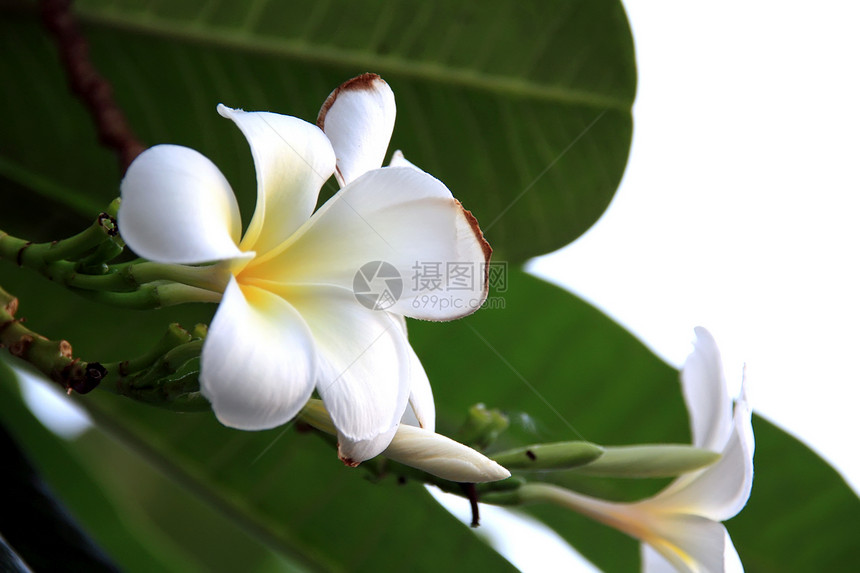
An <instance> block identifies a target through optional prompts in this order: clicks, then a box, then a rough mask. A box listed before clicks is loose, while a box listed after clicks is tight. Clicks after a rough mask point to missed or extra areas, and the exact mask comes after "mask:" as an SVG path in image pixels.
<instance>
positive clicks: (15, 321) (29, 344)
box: [0, 288, 107, 394]
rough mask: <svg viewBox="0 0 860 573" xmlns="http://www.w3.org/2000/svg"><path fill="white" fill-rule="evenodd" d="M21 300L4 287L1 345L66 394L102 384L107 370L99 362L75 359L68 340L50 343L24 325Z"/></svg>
mask: <svg viewBox="0 0 860 573" xmlns="http://www.w3.org/2000/svg"><path fill="white" fill-rule="evenodd" d="M17 311H18V299H17V298H15V297H14V296H12V295H11V294H9V293H8V292H6V291H5V290H3V289H2V288H0V346H5V347H8V348H9V353H10V354H12V355H13V356H17V357H18V358H21V359H23V360H26V361H27V362H29V363H30V364H32V365H33V366H35V367H36V368H37V369H38V370H39V371H41V372H42V373H43V374H45V375H46V376H47V377H48V378H50V379H51V380H53V381H54V382H57V383H58V384H60V386H62V387H63V389H65V390H66V392H68V393H70V394H71V392H72V390H74V391H75V392H78V393H79V394H86V393H87V392H89V391H90V390H92V389H93V388H95V387H96V386H98V384H99V382H101V380H102V378H103V377H104V376H105V374H106V373H107V371H106V370H105V368H104V366H102V365H101V364H99V363H98V362H82V361H81V360H80V359H78V358H73V356H72V345H71V344H69V343H68V341H66V340H49V339H47V338H45V337H44V336H42V335H40V334H37V333H35V332H33V331H32V330H30V329H29V328H27V327H26V326H24V324H23V322H24V320H23V319H20V318H15V313H16V312H17Z"/></svg>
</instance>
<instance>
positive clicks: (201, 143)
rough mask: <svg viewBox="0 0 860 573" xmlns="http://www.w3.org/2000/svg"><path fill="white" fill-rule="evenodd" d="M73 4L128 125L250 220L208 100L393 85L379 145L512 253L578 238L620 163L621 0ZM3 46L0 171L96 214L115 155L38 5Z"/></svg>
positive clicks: (624, 88) (240, 157)
mask: <svg viewBox="0 0 860 573" xmlns="http://www.w3.org/2000/svg"><path fill="white" fill-rule="evenodd" d="M75 9H76V10H77V11H78V13H79V14H80V17H81V19H82V20H83V21H84V22H85V23H86V27H85V31H86V35H87V38H88V40H89V43H90V53H91V56H92V59H93V60H94V62H95V64H96V66H97V68H98V69H99V71H100V72H101V73H102V74H103V75H104V76H105V77H106V78H108V80H109V81H110V82H111V83H112V85H113V88H114V94H115V97H116V98H117V100H118V101H119V103H120V105H121V107H122V109H123V110H124V111H125V112H126V114H127V116H128V118H129V120H130V122H131V125H132V127H133V128H134V129H135V130H136V131H137V133H138V134H139V137H140V138H141V139H142V140H143V141H144V142H146V143H148V144H156V143H177V144H183V145H188V146H190V147H194V148H196V149H198V150H200V151H201V152H203V153H204V154H206V155H207V156H209V157H210V158H211V159H213V161H215V163H216V164H217V165H218V166H219V167H220V168H221V169H222V170H223V171H224V172H225V174H226V175H227V176H228V179H229V180H230V181H231V182H232V184H233V187H234V189H236V191H237V194H238V195H239V196H240V200H241V204H242V211H243V215H244V216H245V218H246V221H247V219H248V218H249V217H250V215H251V212H252V210H253V202H254V198H255V185H254V180H253V177H254V175H253V174H254V171H253V165H252V162H251V157H250V153H249V152H248V149H247V145H246V143H245V142H244V141H243V139H242V137H241V135H240V134H239V132H238V130H237V129H236V128H235V127H234V126H233V125H231V124H230V122H228V121H226V120H224V119H223V118H221V117H220V116H219V115H218V114H217V113H216V112H215V106H216V104H218V103H219V102H223V103H225V104H227V105H230V106H233V107H242V108H244V109H248V110H257V109H260V110H263V109H265V110H271V111H277V112H280V113H285V114H288V115H296V116H298V117H301V118H304V119H306V120H309V121H314V120H315V119H316V115H317V112H318V110H319V107H320V105H321V104H322V102H323V100H324V99H325V97H326V96H327V95H328V94H329V92H331V91H332V90H333V89H334V88H335V87H337V86H338V85H339V84H340V83H342V82H343V81H345V80H347V79H349V78H350V77H353V76H355V75H358V74H359V73H363V72H366V71H375V72H378V73H380V74H381V75H383V77H384V78H385V79H386V80H387V81H388V82H389V83H390V84H391V86H392V88H393V89H394V92H395V94H396V97H397V102H398V110H399V113H398V117H399V120H398V122H397V125H396V126H395V133H394V139H393V141H392V146H391V150H392V151H393V150H394V149H397V148H400V149H402V150H403V151H404V153H405V154H406V156H407V158H409V159H410V160H412V161H413V162H414V163H416V164H417V165H419V166H421V167H422V168H424V169H426V170H427V171H429V172H430V173H432V174H434V175H435V176H437V177H439V178H440V179H441V180H442V181H444V182H445V183H446V184H447V185H448V186H449V187H450V188H451V189H452V191H453V192H454V194H455V196H456V197H458V198H459V199H460V200H461V201H462V202H463V204H464V205H465V206H466V207H467V208H468V209H470V210H472V211H473V213H474V214H475V215H476V216H477V217H478V220H479V221H481V222H482V224H483V226H484V230H485V231H486V234H487V237H488V239H489V240H490V242H491V243H492V244H493V246H494V247H495V248H496V250H497V258H499V259H507V260H511V261H523V260H525V259H526V258H528V257H530V256H532V255H537V254H541V253H546V252H548V251H551V250H554V249H556V248H558V247H561V246H563V245H565V244H567V243H569V242H570V241H571V240H573V239H575V238H576V237H577V236H579V235H580V234H582V233H583V232H584V231H585V230H586V229H587V228H588V227H589V226H591V225H592V224H593V223H594V221H596V220H597V218H598V217H599V216H600V215H601V214H602V213H603V211H604V210H605V208H606V206H607V205H608V204H609V201H610V199H611V198H612V195H613V193H614V192H615V189H616V187H617V185H618V183H619V181H620V179H621V175H622V173H623V170H624V166H625V163H626V160H627V153H628V149H629V146H630V138H631V133H632V119H631V106H632V104H633V97H634V92H635V65H634V59H633V49H632V38H631V36H630V30H629V28H628V25H627V20H626V17H625V15H624V11H623V9H622V8H621V4H620V3H619V2H588V1H585V0H578V1H570V0H556V1H553V2H541V3H530V2H520V1H517V0H504V1H501V2H499V1H493V2H489V1H486V0H485V1H484V2H457V1H453V0H449V1H445V2H434V3H432V4H430V3H428V4H419V5H416V4H414V3H412V2H389V3H384V4H383V3H378V2H373V1H370V0H363V1H356V2H332V3H319V2H310V3H297V2H261V3H256V4H252V3H229V4H218V3H214V2H212V3H200V2H197V1H187V0H186V1H175V2H159V3H147V4H145V5H143V4H137V3H117V2H102V1H98V0H90V1H82V2H77V3H75ZM547 14H552V17H551V18H550V19H549V20H548V19H547ZM0 51H2V53H3V54H4V57H3V58H2V60H0V77H4V78H14V80H13V81H6V82H3V83H2V86H3V87H0V101H2V102H3V103H4V105H5V106H6V107H5V109H14V110H16V113H14V114H4V117H3V118H0V121H2V124H0V132H2V133H3V134H4V137H3V138H2V141H0V175H3V176H5V177H7V178H9V179H10V180H13V181H16V182H17V183H18V184H21V185H24V186H27V187H28V188H31V189H33V191H35V192H38V193H40V194H41V195H42V196H43V197H45V198H46V199H52V200H59V201H61V202H64V203H65V204H67V205H68V206H69V208H70V209H73V210H75V211H76V212H85V213H86V214H89V215H92V214H94V209H97V208H98V206H99V205H102V204H106V203H107V202H108V201H109V200H110V199H112V198H113V197H114V196H115V195H116V194H117V182H118V180H119V174H118V172H117V167H116V160H115V159H114V158H112V157H110V154H109V153H108V152H107V151H105V150H103V149H99V148H97V146H95V145H94V143H95V137H96V136H95V134H94V131H93V127H92V125H91V122H90V121H89V119H88V118H87V116H86V114H85V113H84V111H83V108H82V106H81V104H80V103H79V102H78V101H76V100H75V99H74V98H73V97H72V96H71V95H70V94H69V93H68V89H67V88H66V87H65V81H64V79H63V73H62V71H61V70H60V68H59V66H58V63H57V55H56V53H55V49H54V47H53V46H52V45H51V43H50V41H49V39H48V38H46V37H45V34H44V33H43V32H42V31H41V29H40V27H39V24H38V21H37V20H36V18H35V15H34V14H28V13H27V12H26V11H23V12H10V13H7V14H5V15H4V17H3V20H2V22H0ZM81 166H86V168H84V169H82V168H81ZM333 188H334V184H333V180H332V182H331V183H330V184H329V188H328V189H327V190H326V193H325V195H330V194H331V192H332V191H333ZM10 215H11V214H10ZM15 216H20V213H18V214H16V215H15ZM3 218H4V217H3V216H0V228H2V226H3V225H4V224H5V221H3Z"/></svg>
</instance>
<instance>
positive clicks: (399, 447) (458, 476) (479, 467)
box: [383, 424, 511, 483]
mask: <svg viewBox="0 0 860 573" xmlns="http://www.w3.org/2000/svg"><path fill="white" fill-rule="evenodd" d="M383 454H384V455H385V456H386V457H389V458H391V459H392V460H394V461H397V462H400V463H403V464H406V465H408V466H412V467H415V468H418V469H420V470H424V471H426V472H428V473H431V474H433V475H435V476H439V477H441V478H443V479H447V480H451V481H457V482H467V483H482V482H487V481H497V480H500V479H505V478H507V477H510V475H511V472H509V471H508V470H506V469H505V468H503V467H502V466H500V465H499V464H497V463H496V462H494V461H493V460H491V459H490V458H488V457H486V456H485V455H483V454H481V453H479V452H477V451H475V450H473V449H472V448H470V447H468V446H464V445H463V444H461V443H459V442H455V441H454V440H452V439H450V438H446V437H445V436H442V435H440V434H436V433H434V432H431V431H428V430H425V429H423V428H416V427H414V426H407V425H404V424H401V425H400V428H399V429H398V430H397V433H396V435H395V436H394V439H393V440H391V445H389V446H388V448H387V449H386V450H385V451H384V452H383Z"/></svg>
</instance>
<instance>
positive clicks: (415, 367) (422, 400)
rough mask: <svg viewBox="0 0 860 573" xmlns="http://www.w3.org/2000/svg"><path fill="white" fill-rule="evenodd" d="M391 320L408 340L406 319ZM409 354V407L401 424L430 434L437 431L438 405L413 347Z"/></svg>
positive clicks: (399, 317)
mask: <svg viewBox="0 0 860 573" xmlns="http://www.w3.org/2000/svg"><path fill="white" fill-rule="evenodd" d="M391 318H392V319H394V320H396V321H397V324H398V325H399V326H400V328H401V330H402V331H403V336H404V337H405V338H408V336H407V332H406V319H405V318H403V317H402V316H399V315H396V314H392V315H391ZM407 350H408V352H409V407H408V408H406V412H405V413H404V414H403V418H402V419H401V423H402V424H403V423H405V424H410V425H412V426H417V427H419V428H423V429H425V430H428V431H430V432H435V431H436V403H435V402H434V400H433V389H432V388H431V387H430V379H429V378H427V373H426V372H425V371H424V366H422V365H421V360H420V359H419V358H418V355H417V354H415V351H414V350H413V349H412V346H411V345H407Z"/></svg>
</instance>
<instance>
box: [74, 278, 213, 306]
mask: <svg viewBox="0 0 860 573" xmlns="http://www.w3.org/2000/svg"><path fill="white" fill-rule="evenodd" d="M74 290H75V292H76V293H78V294H79V295H81V296H84V297H86V298H89V299H92V300H97V301H99V302H103V303H105V304H110V305H113V306H121V307H124V308H132V309H136V310H146V309H152V308H162V307H165V306H173V305H175V304H184V303H188V302H216V303H217V302H221V293H220V292H213V291H211V290H206V289H201V288H197V287H191V286H188V285H180V284H175V283H160V284H156V283H147V284H145V285H142V286H140V287H138V288H137V289H136V290H133V291H131V292H105V291H95V290H85V289H74Z"/></svg>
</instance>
